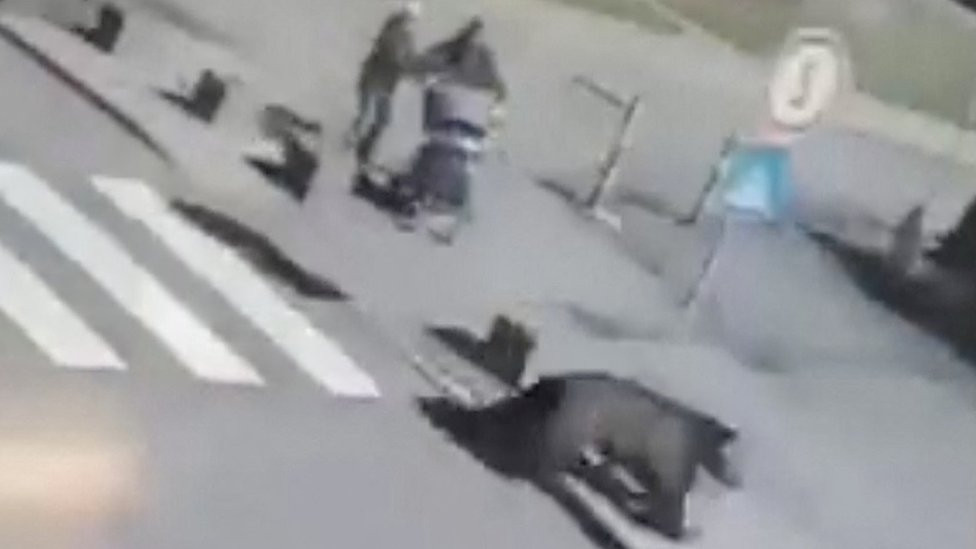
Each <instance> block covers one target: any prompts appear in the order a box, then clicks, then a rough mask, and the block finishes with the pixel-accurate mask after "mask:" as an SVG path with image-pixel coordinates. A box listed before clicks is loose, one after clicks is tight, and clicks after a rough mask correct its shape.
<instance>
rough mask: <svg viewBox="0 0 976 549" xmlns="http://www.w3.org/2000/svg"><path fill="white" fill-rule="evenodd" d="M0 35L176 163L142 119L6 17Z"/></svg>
mask: <svg viewBox="0 0 976 549" xmlns="http://www.w3.org/2000/svg"><path fill="white" fill-rule="evenodd" d="M0 37H2V38H3V39H4V40H6V41H7V43H9V44H10V45H12V46H14V47H15V48H17V49H18V50H20V51H21V52H22V53H24V54H26V55H27V56H28V57H30V58H31V59H33V60H34V61H36V62H37V63H39V64H40V65H41V66H42V67H44V68H45V69H46V70H47V71H48V72H50V73H51V74H52V75H54V76H55V77H57V78H58V79H60V80H61V81H62V82H64V83H65V84H66V85H67V86H69V87H71V88H72V89H74V90H75V91H77V92H78V93H79V94H80V95H81V96H82V97H84V98H85V99H86V100H88V101H89V102H90V103H91V104H92V105H94V106H95V107H96V108H97V109H98V110H100V111H102V112H103V113H105V114H107V115H108V116H110V117H112V119H114V120H115V121H116V122H117V123H119V124H120V125H121V126H122V127H123V128H125V130H126V131H128V132H129V133H130V134H132V135H133V137H135V138H136V139H138V140H139V141H140V142H142V144H143V145H145V146H146V147H148V148H149V149H151V150H152V151H153V152H154V153H156V154H157V155H159V156H160V157H161V158H162V159H163V160H165V161H166V162H169V163H172V162H173V157H172V155H171V154H170V153H169V152H168V151H167V150H166V148H165V147H163V145H162V144H160V143H159V142H158V141H157V140H156V139H154V138H153V137H152V135H151V134H150V133H149V132H148V131H147V130H146V129H145V127H144V126H143V125H142V124H141V123H140V122H139V121H138V120H136V119H135V118H134V117H132V116H130V115H129V114H128V113H126V112H125V110H124V109H121V108H119V107H118V106H117V105H115V104H114V103H113V102H112V101H110V100H108V99H106V98H105V97H104V96H103V95H102V94H100V93H99V92H98V91H97V90H95V89H94V87H93V86H90V85H88V84H87V83H86V82H84V81H83V80H82V79H80V78H78V77H76V76H75V75H74V74H72V73H71V72H70V71H69V70H67V69H66V68H65V67H64V66H63V65H62V64H60V63H58V62H57V61H56V60H55V59H54V58H53V57H52V56H50V55H48V54H47V53H45V52H43V51H42V50H40V49H38V48H36V47H35V46H34V45H33V44H31V43H30V42H29V41H27V40H25V39H24V38H23V37H22V36H21V35H20V33H18V32H17V31H16V30H14V29H12V28H11V27H10V25H9V24H8V21H7V20H6V19H0Z"/></svg>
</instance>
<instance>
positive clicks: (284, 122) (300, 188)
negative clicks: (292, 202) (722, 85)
mask: <svg viewBox="0 0 976 549" xmlns="http://www.w3.org/2000/svg"><path fill="white" fill-rule="evenodd" d="M260 127H261V133H262V135H263V136H264V137H265V138H266V139H268V140H269V141H271V142H273V143H276V144H277V145H278V146H280V148H281V155H282V157H281V158H280V159H269V158H256V157H246V160H247V162H248V164H250V165H251V166H252V167H254V168H255V169H256V170H258V171H259V172H261V174H262V175H264V176H265V177H266V178H267V179H268V180H269V181H270V182H271V183H272V184H273V185H275V186H276V187H278V188H280V189H282V190H283V191H285V192H287V193H288V194H290V195H291V196H292V197H293V198H295V199H296V200H299V201H301V200H304V199H305V197H306V196H307V195H308V191H309V189H310V188H311V184H312V179H313V178H314V177H315V174H316V173H317V172H318V168H319V159H318V156H316V154H315V146H316V145H317V143H318V142H319V141H320V140H321V137H322V126H321V124H319V123H318V122H315V121H313V120H310V119H308V118H305V117H303V116H301V115H299V114H298V113H296V112H294V111H292V110H291V109H289V108H288V107H285V106H284V105H268V106H266V107H265V108H264V109H263V111H262V112H261V118H260Z"/></svg>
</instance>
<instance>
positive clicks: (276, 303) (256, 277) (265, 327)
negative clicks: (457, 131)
mask: <svg viewBox="0 0 976 549" xmlns="http://www.w3.org/2000/svg"><path fill="white" fill-rule="evenodd" d="M89 183H90V190H91V191H92V192H94V193H96V194H97V195H100V196H102V197H103V198H105V199H106V201H107V203H108V204H110V205H111V207H113V208H114V209H115V210H116V211H117V213H119V214H120V215H121V216H122V217H123V218H125V219H128V220H130V221H133V222H135V223H136V224H137V225H138V226H140V227H142V228H144V229H145V230H146V231H148V232H149V233H150V234H151V235H152V236H153V237H154V241H155V242H157V243H158V244H159V246H161V247H162V248H163V249H164V250H165V252H166V253H168V254H170V255H172V256H173V257H174V258H176V259H177V260H178V261H179V263H180V264H181V265H183V266H184V267H185V268H186V270H187V271H188V272H189V273H191V274H192V275H193V276H195V277H196V278H197V279H199V280H200V281H202V282H203V283H204V284H206V285H208V286H209V287H210V288H212V289H213V290H214V291H215V292H216V293H217V294H218V295H219V296H220V297H221V299H222V300H223V301H224V302H225V303H226V304H227V305H228V306H229V307H230V309H231V310H233V311H234V312H235V313H236V315H238V316H239V317H240V318H241V320H242V321H243V322H246V323H248V324H250V325H251V326H253V327H254V328H256V329H257V330H258V331H259V332H261V333H263V334H264V335H265V336H267V337H268V339H269V340H270V341H271V342H272V343H273V344H274V345H275V346H276V347H277V348H278V349H279V350H280V351H282V352H283V353H284V355H286V356H287V357H288V358H289V360H290V362H291V363H292V365H294V366H295V367H297V368H298V369H299V370H301V371H302V372H303V373H304V374H305V375H306V376H307V377H309V378H310V379H312V380H313V381H314V382H316V383H318V384H319V385H321V386H322V387H324V388H325V389H326V390H328V391H329V392H331V393H333V394H335V395H337V396H343V397H353V398H376V397H379V396H380V391H379V388H378V387H377V385H376V383H375V381H374V380H373V379H372V378H371V377H370V376H369V375H368V374H367V373H365V372H364V371H363V370H361V369H360V368H359V366H358V365H357V364H356V363H355V362H354V361H353V359H352V358H351V357H350V356H349V355H348V354H347V353H346V352H345V351H344V350H343V348H342V347H341V346H340V345H339V344H338V343H336V342H335V341H333V340H331V339H330V338H328V337H326V336H325V335H324V334H323V333H322V332H321V331H319V329H318V328H317V327H316V326H315V325H314V324H313V323H312V321H310V320H309V319H308V318H307V317H305V316H304V315H303V314H301V313H300V312H299V311H297V310H295V309H294V308H293V307H292V306H291V305H289V304H288V303H287V302H286V301H284V300H283V299H282V298H281V297H279V296H278V295H277V294H276V292H275V291H274V289H273V288H272V287H271V286H270V285H269V283H268V282H266V281H265V280H264V279H263V278H262V276H261V275H260V274H258V273H257V272H256V271H255V270H254V269H253V268H252V267H251V266H250V265H249V264H248V263H247V262H246V261H245V260H243V259H242V258H241V257H240V256H239V255H238V254H237V252H236V251H234V250H232V249H231V248H229V247H227V246H225V245H224V244H223V243H222V242H220V241H218V240H216V239H214V238H213V237H211V236H210V235H208V234H206V233H205V232H203V231H201V230H200V229H198V228H197V227H196V226H195V225H193V224H191V223H190V222H188V221H187V220H185V219H184V218H183V217H181V216H179V215H178V214H177V213H175V212H174V211H172V210H171V209H170V207H169V204H168V202H167V201H166V200H165V199H164V198H163V197H162V196H160V195H159V194H158V193H157V192H156V191H155V189H153V188H152V187H151V186H149V185H148V184H146V183H144V182H142V181H139V180H135V179H120V178H110V177H100V176H95V177H92V178H91V179H90V182H89ZM0 203H2V204H3V205H5V206H6V207H8V208H10V209H11V210H13V211H14V212H16V214H17V215H19V216H20V217H21V218H22V219H23V220H25V221H26V222H27V223H29V224H30V225H31V226H32V227H33V228H34V229H36V230H37V231H38V233H39V234H41V235H42V236H43V237H44V238H45V239H46V240H47V241H48V242H50V243H51V244H52V245H53V247H54V248H55V249H56V250H57V251H58V253H60V254H61V255H63V256H64V257H65V258H67V259H68V260H70V261H71V262H73V263H74V264H75V265H77V266H78V267H80V268H81V269H82V270H83V271H84V272H85V273H86V274H87V275H88V276H89V277H90V278H91V280H93V281H94V282H95V283H96V284H97V286H98V287H99V288H100V289H101V290H102V291H104V292H105V294H106V295H107V296H108V297H109V298H110V299H111V301H112V302H113V303H114V304H115V305H116V306H118V307H121V308H123V309H124V310H125V311H126V312H127V313H128V314H129V316H131V317H132V318H134V319H135V320H136V321H138V323H139V324H140V325H141V326H142V327H143V328H145V330H146V331H147V332H148V333H150V334H151V335H152V336H153V337H154V338H155V339H157V340H158V341H159V342H160V343H161V344H162V345H163V346H164V347H165V348H166V349H167V350H168V351H169V352H170V353H171V354H172V356H173V357H174V358H176V359H177V361H178V362H179V363H180V364H181V365H182V366H183V367H184V368H186V370H187V371H188V372H189V373H190V374H191V375H193V376H194V377H196V378H198V379H200V380H202V381H205V382H208V383H217V384H232V385H247V386H258V387H260V386H263V385H265V381H264V379H263V378H262V376H261V375H260V374H259V370H258V369H257V368H255V366H254V365H253V364H251V363H250V362H249V361H248V360H247V358H245V357H243V356H241V354H240V353H238V352H237V351H235V349H234V348H233V346H232V345H231V344H229V343H228V342H227V341H226V340H225V339H224V338H222V337H221V335H220V334H218V333H217V331H216V330H214V329H213V328H212V327H211V326H208V325H207V323H206V322H205V321H203V320H201V319H200V318H199V317H198V316H197V315H196V314H195V313H194V312H193V310H192V309H191V308H190V307H189V306H188V305H187V304H186V303H185V302H183V301H182V300H181V298H180V296H179V295H176V294H175V293H174V292H173V291H171V290H170V289H169V288H168V287H167V286H166V285H165V284H164V282H163V281H161V280H160V279H159V278H157V277H156V276H155V275H154V274H153V273H152V272H150V271H149V270H148V269H146V268H144V267H143V266H141V265H140V264H139V263H138V261H137V260H136V259H135V258H134V257H133V256H132V255H131V254H130V253H129V252H128V251H127V250H126V248H125V246H124V245H123V244H122V243H121V242H120V241H119V240H118V239H117V238H115V237H114V236H113V235H112V233H111V232H109V231H108V230H106V229H105V228H103V227H101V226H99V224H98V223H97V222H96V221H94V220H92V219H90V218H89V217H88V216H87V215H86V214H85V213H84V212H83V211H82V210H81V209H79V208H77V207H75V206H74V205H73V204H72V203H71V202H70V201H69V200H68V199H66V198H64V197H63V196H62V195H61V194H59V193H58V192H57V191H56V190H55V188H54V187H52V186H51V185H50V184H49V183H48V182H46V181H45V180H44V179H43V178H41V177H39V176H38V175H36V174H35V173H34V172H33V171H31V170H30V169H29V168H27V167H25V166H22V165H18V164H13V163H6V162H0ZM7 244H9V243H5V242H4V241H3V235H0V312H2V313H3V314H4V315H5V316H6V317H8V318H9V319H10V320H11V321H12V322H13V323H15V324H16V325H17V326H18V327H19V328H20V329H21V330H22V331H23V333H24V335H26V337H27V338H28V339H30V340H31V341H32V342H33V343H34V344H35V346H36V347H37V348H39V349H40V350H41V352H42V353H43V354H45V355H46V356H47V358H49V359H50V360H51V362H52V363H53V364H55V365H56V366H58V367H63V368H76V369H88V370H103V369H104V370H116V371H119V370H127V369H128V367H129V365H128V364H127V363H126V362H125V357H124V356H120V354H119V352H118V351H117V350H116V349H115V348H113V346H112V344H111V342H109V341H106V339H105V338H104V337H103V336H102V335H101V334H99V333H97V332H96V331H95V330H94V329H93V328H91V327H90V326H89V324H88V323H87V322H86V320H85V319H84V318H83V316H82V315H81V314H79V312H78V311H76V310H75V309H73V308H72V306H71V305H70V304H68V303H66V302H65V301H64V300H63V299H62V298H61V297H59V295H58V293H57V291H56V289H55V288H52V287H51V286H50V285H49V284H48V283H47V282H46V281H45V280H44V279H43V277H41V276H40V275H38V274H37V273H36V272H35V270H34V269H33V268H32V267H31V266H30V265H29V264H27V263H26V262H24V261H23V260H22V259H20V258H19V257H17V255H16V254H15V253H13V252H11V251H10V249H8V248H7Z"/></svg>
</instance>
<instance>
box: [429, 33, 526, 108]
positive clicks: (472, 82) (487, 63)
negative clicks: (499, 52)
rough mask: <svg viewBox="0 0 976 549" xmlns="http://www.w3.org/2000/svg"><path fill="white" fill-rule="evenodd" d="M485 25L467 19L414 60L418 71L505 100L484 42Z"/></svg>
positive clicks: (492, 58) (497, 75)
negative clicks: (452, 33)
mask: <svg viewBox="0 0 976 549" xmlns="http://www.w3.org/2000/svg"><path fill="white" fill-rule="evenodd" d="M484 29H485V23H484V21H483V20H482V19H481V18H480V17H475V18H473V19H471V20H470V21H469V22H468V23H467V24H466V25H465V26H464V27H462V28H461V30H459V31H458V32H457V34H455V35H454V36H453V37H451V38H449V39H447V40H445V41H444V42H441V43H439V44H436V45H434V46H433V47H431V48H430V49H429V50H427V51H426V52H425V53H424V54H423V56H421V58H420V59H419V60H418V62H417V65H418V70H419V71H420V72H422V73H425V74H432V75H434V76H435V77H439V78H442V79H444V80H447V81H448V82H451V83H454V84H460V85H464V86H469V87H472V88H475V89H479V90H486V91H490V92H493V93H494V94H495V97H496V99H497V100H498V101H499V102H502V101H505V99H506V97H507V95H508V89H507V87H506V86H505V82H504V81H503V80H502V77H501V73H500V72H499V70H498V63H497V61H496V59H495V52H494V51H492V49H491V47H490V46H489V45H488V43H487V42H486V41H485V37H484Z"/></svg>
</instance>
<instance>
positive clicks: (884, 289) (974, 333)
mask: <svg viewBox="0 0 976 549" xmlns="http://www.w3.org/2000/svg"><path fill="white" fill-rule="evenodd" d="M810 236H811V237H812V238H813V239H814V241H815V242H817V243H818V244H819V245H821V246H822V247H823V248H824V249H826V250H827V251H829V252H830V253H831V254H833V255H834V256H835V257H836V258H837V259H838V260H839V262H840V264H841V266H842V267H843V268H844V269H845V270H846V271H847V273H848V274H849V275H850V276H851V278H852V279H853V280H854V282H855V283H856V284H857V286H858V287H860V288H861V290H862V291H864V293H865V294H866V295H867V296H868V297H870V298H871V299H873V300H874V301H877V302H879V303H881V304H882V305H884V306H885V307H887V308H888V309H889V310H891V311H893V312H895V313H896V314H898V315H899V316H901V317H902V318H904V319H905V320H907V321H909V322H911V323H912V324H915V325H917V326H919V327H921V328H922V329H924V330H925V331H927V332H928V333H930V334H932V335H933V336H935V337H937V338H938V339H940V340H942V341H945V342H947V343H948V344H950V345H951V346H952V347H953V348H954V349H955V350H956V352H957V353H959V355H960V356H961V357H962V358H964V359H965V360H966V361H968V362H969V363H970V364H971V365H976V284H974V281H972V280H968V279H966V277H965V276H964V275H961V274H959V273H953V272H949V271H947V270H944V269H939V268H937V267H935V266H934V265H931V264H930V265H929V267H931V268H930V269H928V270H927V272H925V273H924V274H921V275H917V276H900V275H897V274H895V273H892V272H891V270H890V269H889V268H888V267H887V266H886V263H885V259H884V257H883V256H882V255H881V254H880V253H878V252H876V251H873V250H864V249H860V248H856V247H853V246H851V245H849V244H846V243H844V242H841V241H840V240H838V239H836V238H834V237H832V236H829V235H825V234H817V233H810Z"/></svg>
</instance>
